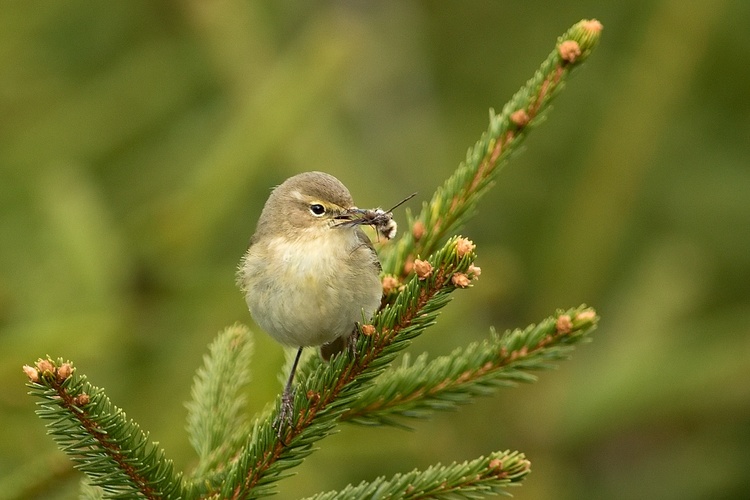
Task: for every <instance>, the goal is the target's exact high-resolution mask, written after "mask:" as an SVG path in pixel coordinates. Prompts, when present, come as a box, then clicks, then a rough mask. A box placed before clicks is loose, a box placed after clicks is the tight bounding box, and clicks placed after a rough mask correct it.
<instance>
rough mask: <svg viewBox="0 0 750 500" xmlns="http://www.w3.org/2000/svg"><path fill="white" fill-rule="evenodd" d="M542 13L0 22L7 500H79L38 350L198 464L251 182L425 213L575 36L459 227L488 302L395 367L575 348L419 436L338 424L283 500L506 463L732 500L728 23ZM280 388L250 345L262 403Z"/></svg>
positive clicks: (738, 110)
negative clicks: (507, 345) (593, 45)
mask: <svg viewBox="0 0 750 500" xmlns="http://www.w3.org/2000/svg"><path fill="white" fill-rule="evenodd" d="M551 5H552V4H551V3H548V4H545V5H542V4H541V3H540V2H499V1H467V2H408V1H407V2H404V1H395V0H394V1H383V2H357V1H349V2H324V1H313V2H291V1H279V2H251V1H244V2H239V1H230V0H221V1H219V0H217V1H210V2H207V1H203V0H192V1H185V2H174V1H154V0H150V1H145V0H142V1H131V2H94V1H83V0H74V1H68V2H54V3H53V2H49V3H42V4H39V3H36V2H20V1H9V2H4V3H3V7H4V8H3V15H2V16H0V68H2V70H0V112H1V113H2V120H0V377H1V378H2V384H1V385H0V412H2V426H0V442H1V443H2V445H0V485H2V487H1V488H0V490H1V491H0V497H2V496H3V495H6V496H9V497H11V498H13V497H14V495H18V494H19V492H22V493H21V495H22V496H23V497H26V498H73V497H75V496H76V493H75V492H76V490H77V482H78V476H77V474H76V473H70V472H69V462H68V460H67V459H66V458H65V457H64V456H63V454H62V453H61V452H59V451H57V449H56V447H55V445H54V443H53V442H52V440H51V439H50V438H49V437H47V436H46V435H45V430H44V427H43V424H42V422H41V421H40V420H39V419H38V418H37V417H35V416H34V413H33V412H34V407H35V406H34V401H33V400H32V399H31V398H30V397H28V396H26V395H25V392H26V389H25V387H24V382H25V377H24V375H23V373H22V372H21V365H22V364H24V363H31V362H33V361H35V360H36V359H37V358H38V357H40V356H44V355H46V354H49V355H52V356H55V357H57V356H62V357H65V358H69V359H71V360H73V361H74V362H75V364H76V366H77V367H78V369H79V370H80V372H81V373H85V374H87V375H88V377H89V378H90V380H91V381H92V382H93V383H94V384H95V385H98V386H102V387H104V388H105V389H106V390H107V393H108V395H109V396H110V397H111V398H112V399H113V401H114V402H115V403H116V404H118V405H119V406H121V407H123V408H124V409H125V410H126V411H127V413H128V415H129V416H130V417H132V418H134V419H135V420H136V421H137V422H139V423H140V424H141V425H142V426H143V428H144V429H146V430H148V431H151V433H152V437H153V439H155V440H158V441H160V443H161V444H162V446H163V447H164V448H165V449H166V451H167V453H168V454H169V455H170V456H171V457H172V458H174V460H175V461H176V464H177V466H178V468H179V469H185V468H188V467H190V464H191V463H192V461H193V460H194V454H193V453H192V451H191V449H190V447H189V444H188V442H187V438H186V435H185V431H184V421H185V415H186V410H185V407H184V404H183V403H184V402H185V401H187V400H188V399H189V392H190V385H191V382H192V376H193V373H194V371H195V369H196V367H197V366H198V365H199V364H200V363H201V360H202V356H203V355H204V353H205V352H206V346H207V344H208V343H209V342H210V341H211V340H212V338H213V337H214V335H215V334H216V333H217V332H218V331H219V330H220V329H222V328H223V327H225V326H227V325H230V324H232V323H234V322H236V321H240V322H245V323H248V324H251V325H252V323H251V320H250V317H249V314H248V313H247V310H246V307H245V304H244V301H243V299H242V297H241V295H240V293H239V291H238V290H237V289H236V287H235V284H234V272H235V267H236V264H237V262H238V260H239V258H240V256H241V254H242V253H243V251H244V249H245V246H246V244H247V241H248V237H249V236H250V234H251V233H252V231H253V229H254V224H255V220H256V218H257V216H258V214H259V212H260V209H261V207H262V203H263V202H264V200H265V198H266V196H267V194H268V192H269V189H270V187H271V186H273V185H275V184H278V183H279V182H281V181H283V180H284V179H285V178H286V177H289V176H291V175H293V174H295V173H298V172H301V171H306V170H313V169H320V170H325V171H327V172H330V173H332V174H334V175H336V176H337V177H339V178H340V179H341V180H342V181H343V182H344V183H345V184H346V185H347V186H348V187H349V189H350V190H351V192H352V194H353V196H354V198H355V200H356V202H357V204H358V205H360V206H377V205H382V206H389V205H390V204H392V203H395V202H396V201H398V200H399V199H401V198H402V197H404V196H405V195H407V194H409V193H411V192H413V191H419V195H418V197H417V199H415V200H412V201H411V202H409V203H408V205H409V206H410V207H411V208H412V209H417V207H418V206H419V203H420V201H421V200H425V199H428V198H429V196H430V195H431V193H432V191H433V190H434V189H435V187H437V186H438V185H439V184H441V183H442V181H443V180H444V179H445V178H446V177H447V176H448V175H450V173H451V172H452V171H453V170H454V168H455V167H456V166H457V165H458V163H459V162H460V161H461V160H462V159H463V157H464V154H465V151H466V149H467V148H468V147H469V146H471V145H472V144H473V143H474V142H475V141H476V139H478V137H479V135H480V133H481V132H482V131H483V130H484V129H485V127H486V124H487V109H488V108H489V107H494V108H496V109H498V110H499V109H500V108H501V107H502V105H503V104H504V102H505V101H506V100H507V99H508V98H509V97H510V96H511V95H512V94H513V92H515V91H516V90H517V89H518V88H519V87H520V86H521V85H522V84H523V82H525V81H526V79H528V78H529V77H531V75H532V73H533V71H534V70H535V69H536V68H537V67H538V65H539V63H541V61H542V60H543V59H544V58H545V57H546V56H547V54H548V53H549V52H550V51H551V50H552V49H553V47H554V43H555V40H556V38H557V36H558V35H560V34H561V33H563V32H564V31H565V30H566V29H567V28H568V27H569V26H570V25H572V24H573V23H575V22H577V21H578V20H580V19H582V18H597V19H599V20H600V21H602V23H603V24H604V33H603V38H602V43H601V45H600V46H599V48H598V49H597V50H596V51H595V52H594V54H593V56H592V58H591V59H590V61H589V62H588V63H587V64H586V65H585V66H584V68H583V69H581V70H579V71H578V72H577V73H575V75H574V77H573V79H572V80H571V82H570V84H569V85H568V86H567V88H566V90H565V91H564V92H563V93H562V94H561V95H560V98H559V99H558V100H557V101H556V104H555V109H554V110H553V111H552V112H551V113H550V114H549V116H548V118H549V119H548V120H547V122H546V123H545V124H544V125H543V126H541V127H539V128H537V129H536V130H535V131H534V132H533V133H532V134H531V136H530V137H529V140H528V141H526V143H525V152H524V153H523V154H521V155H519V156H518V157H517V158H516V159H515V160H513V161H512V162H511V163H510V164H509V166H508V168H507V169H506V170H505V171H504V172H502V174H501V175H500V177H499V182H498V185H497V186H496V188H495V189H494V190H493V191H491V193H490V195H489V196H488V197H486V198H485V199H484V200H483V201H482V203H481V204H480V207H479V215H478V216H477V217H476V218H474V219H473V220H472V221H471V222H470V224H469V225H468V226H467V227H466V228H464V230H463V234H465V235H467V236H469V237H470V238H472V239H474V241H475V242H477V244H478V251H479V259H478V262H477V264H479V265H480V266H481V267H482V270H483V274H482V278H481V280H480V281H479V282H478V283H477V285H476V286H475V287H474V288H473V289H471V290H469V291H466V292H461V293H459V294H456V297H455V301H454V302H453V303H452V304H451V305H450V306H449V307H448V308H446V310H445V312H444V314H443V315H442V316H441V320H440V321H439V323H438V325H437V326H436V327H434V328H432V329H431V330H429V331H428V333H427V334H426V335H424V336H423V337H421V338H420V339H418V341H417V342H416V343H415V344H414V346H413V347H412V349H411V351H412V352H414V353H418V352H421V351H424V350H427V351H429V352H430V353H431V354H443V353H447V352H449V351H450V350H451V349H452V348H453V347H455V346H460V345H465V344H467V343H469V342H471V341H474V340H479V339H481V338H483V337H484V336H486V335H487V331H488V329H489V327H490V326H495V327H496V328H497V329H498V330H504V329H506V328H514V327H522V326H525V325H527V324H529V323H532V322H535V321H538V320H540V319H542V318H544V317H546V316H548V315H549V314H551V313H552V312H554V310H555V309H556V308H567V307H571V306H576V305H578V304H580V303H582V302H585V303H587V304H590V305H592V306H594V307H596V308H597V310H598V311H599V313H600V314H601V316H602V321H601V324H600V328H599V330H598V331H597V332H596V333H595V341H594V342H593V343H592V344H589V345H585V346H581V347H580V348H579V349H577V351H576V352H575V355H574V358H573V360H572V361H569V362H564V363H562V365H561V368H560V369H559V370H557V371H553V372H546V373H542V374H541V378H540V381H539V382H538V383H537V384H535V385H532V386H524V387H521V388H519V389H514V390H504V391H501V392H500V393H498V395H497V396H495V397H492V398H487V399H482V400H479V401H477V402H476V403H475V404H473V405H470V406H468V407H465V408H463V409H462V410H461V411H460V413H459V414H439V415H436V416H435V418H433V419H432V420H430V421H425V422H416V423H414V426H415V429H416V431H415V432H405V431H402V430H397V429H380V430H378V429H362V428H357V427H352V426H346V427H344V428H343V429H342V431H341V432H340V433H339V434H337V435H335V436H333V437H331V438H329V439H327V440H325V441H323V442H322V443H321V448H322V449H321V450H320V451H319V452H318V453H316V454H314V455H312V456H311V457H310V458H309V459H308V460H307V461H306V462H305V463H304V464H303V465H302V466H301V467H299V468H298V472H299V474H298V475H297V476H295V477H293V478H291V479H289V480H286V481H284V482H283V483H281V488H282V489H281V495H280V498H296V497H299V496H302V495H306V494H312V493H314V492H316V491H320V490H328V489H336V488H341V487H343V486H344V485H345V484H347V483H349V482H354V483H356V482H359V481H360V480H363V479H372V478H374V477H376V476H378V475H381V474H385V475H391V474H393V473H395V472H398V471H407V470H411V469H412V468H414V467H426V466H428V465H430V464H433V463H436V462H438V461H440V462H443V463H447V462H451V461H454V460H465V459H471V458H475V457H477V456H480V455H482V454H486V453H489V452H490V451H493V450H500V449H507V448H510V449H518V450H521V451H523V452H525V453H526V454H527V456H528V457H529V458H530V460H531V461H532V469H533V473H532V474H531V476H529V478H528V479H527V480H526V481H525V483H524V485H523V486H522V487H521V488H518V489H513V490H511V492H512V493H513V494H514V495H515V496H516V497H517V498H520V499H546V498H562V499H581V498H585V499H588V498H591V499H594V498H623V499H630V498H661V499H664V498H667V499H669V498H688V499H699V498H747V497H749V496H750V474H748V472H747V468H748V464H750V383H748V379H750V336H748V333H750V326H748V325H750V307H749V306H750V284H749V283H748V277H750V169H749V168H748V166H749V163H750V154H749V153H750V133H749V131H750V94H748V90H749V89H750V69H748V68H750V66H748V63H749V62H750V30H748V28H747V27H748V24H749V22H750V3H749V2H746V1H745V0H712V1H710V2H709V1H696V2H681V1H677V0H663V1H645V0H640V1H632V2H614V1H609V2H606V1H605V2H602V1H593V0H591V1H573V2H558V3H557V5H558V6H556V7H551ZM397 219H398V220H399V221H400V222H402V223H403V222H404V217H403V212H399V213H397ZM282 363H283V351H282V349H281V348H280V347H279V346H278V345H276V344H275V343H273V341H271V340H270V339H268V338H267V337H266V336H265V335H264V334H262V333H259V334H258V335H256V355H255V357H254V363H253V366H252V372H253V382H252V386H251V389H250V395H249V398H250V406H251V409H252V410H254V411H255V410H259V409H262V408H263V407H264V405H265V404H267V403H268V402H269V401H271V400H272V398H273V397H274V396H275V395H276V394H277V393H278V392H279V391H280V385H279V383H278V381H277V374H278V371H279V369H280V367H281V364H282ZM32 476H37V477H38V479H39V480H40V481H42V484H40V485H38V487H37V488H35V489H24V488H25V486H24V484H26V483H25V481H27V480H28V479H29V478H30V477H32Z"/></svg>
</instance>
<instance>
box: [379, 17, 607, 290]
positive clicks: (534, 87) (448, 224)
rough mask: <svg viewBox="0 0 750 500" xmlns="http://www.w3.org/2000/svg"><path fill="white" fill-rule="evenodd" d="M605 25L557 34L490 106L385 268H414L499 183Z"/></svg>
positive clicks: (388, 251) (582, 25)
mask: <svg viewBox="0 0 750 500" xmlns="http://www.w3.org/2000/svg"><path fill="white" fill-rule="evenodd" d="M601 30H602V25H601V23H599V21H596V20H583V21H580V22H578V23H576V24H575V25H573V26H572V27H571V28H570V29H569V30H568V31H567V32H565V33H564V34H563V35H562V36H560V37H559V38H558V41H557V45H556V47H555V49H554V50H553V51H552V53H551V54H550V55H549V56H548V57H547V59H546V60H545V61H544V62H543V63H542V65H541V67H540V68H539V69H538V70H537V72H536V73H535V74H534V76H533V77H532V78H531V79H530V80H529V81H528V82H526V85H524V86H523V87H522V88H521V89H520V90H519V91H518V92H516V94H515V95H514V96H513V97H512V98H511V100H510V101H509V102H508V103H507V104H506V105H505V106H504V107H503V110H502V113H500V114H499V115H498V114H495V112H494V111H493V110H490V124H489V127H488V129H487V131H486V132H484V133H483V134H482V137H481V138H480V139H479V141H477V143H476V144H475V145H474V147H473V148H471V149H469V151H468V152H467V154H466V159H465V160H464V161H463V162H462V163H461V164H460V165H459V167H458V169H457V170H456V171H455V172H454V173H453V175H451V177H450V178H449V179H448V180H446V181H445V183H444V184H443V185H442V186H441V187H439V188H438V189H437V190H436V191H435V194H434V195H433V196H432V199H431V200H430V201H429V202H424V203H423V204H422V211H421V212H420V214H419V215H418V216H417V217H416V218H413V219H412V218H411V216H410V217H409V219H410V220H409V227H410V228H411V231H407V232H404V234H403V236H402V237H401V239H400V240H399V241H398V243H397V244H396V245H392V246H389V247H387V248H385V249H384V251H383V252H382V255H381V262H382V263H383V269H384V270H385V272H386V273H388V274H389V275H391V276H392V277H394V278H395V279H396V280H401V279H403V278H404V277H405V276H407V275H408V274H409V273H410V272H411V270H412V263H413V261H414V259H415V258H416V257H417V256H418V255H429V254H430V253H432V252H434V250H435V248H437V245H439V244H440V241H442V240H443V238H445V237H446V236H447V235H449V234H452V233H453V232H454V231H456V230H457V229H458V227H459V226H460V225H461V224H463V223H464V222H465V221H466V220H467V219H468V218H469V217H470V216H471V215H473V214H474V211H475V209H476V205H477V202H478V201H479V199H480V198H481V197H482V196H483V195H484V194H485V193H486V192H487V191H488V189H489V188H490V187H491V186H492V184H493V183H494V179H495V177H496V176H497V173H498V171H499V170H500V169H501V167H502V166H503V165H505V163H507V160H508V158H509V157H510V156H511V155H512V154H513V153H514V152H516V151H517V150H518V149H519V146H520V145H521V143H522V142H523V140H524V139H525V138H526V135H527V133H528V132H529V131H530V130H531V129H532V128H533V127H534V126H535V125H537V124H539V123H541V122H542V121H543V118H544V114H545V112H546V111H547V110H548V109H549V108H550V103H551V102H552V100H553V99H554V97H555V96H556V95H557V94H558V93H559V91H560V90H561V89H562V86H563V84H564V82H565V81H566V79H567V78H568V76H569V74H570V72H571V71H572V70H573V69H575V68H576V67H578V66H580V65H581V64H582V63H583V62H584V61H585V60H586V59H587V58H588V56H589V55H590V54H591V52H592V50H593V49H594V48H595V47H596V45H597V44H598V42H599V37H600V35H601Z"/></svg>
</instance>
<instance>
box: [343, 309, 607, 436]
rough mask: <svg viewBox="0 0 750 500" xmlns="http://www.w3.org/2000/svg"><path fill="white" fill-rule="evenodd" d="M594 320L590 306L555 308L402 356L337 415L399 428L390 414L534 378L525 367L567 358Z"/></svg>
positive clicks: (443, 405) (449, 404) (450, 403)
mask: <svg viewBox="0 0 750 500" xmlns="http://www.w3.org/2000/svg"><path fill="white" fill-rule="evenodd" d="M597 321H598V317H597V316H596V314H595V312H594V311H593V310H592V309H590V308H587V307H586V306H581V307H578V308H576V309H571V310H569V311H565V312H563V311H558V312H557V313H556V314H555V315H554V316H551V317H549V318H547V319H545V320H544V321H542V322H540V323H539V324H538V325H531V326H529V327H527V328H526V329H524V330H515V331H512V332H511V331H507V332H505V333H504V334H503V335H498V334H497V333H495V332H493V333H492V335H491V337H490V339H488V340H485V341H483V342H481V343H479V342H475V343H473V344H470V345H469V346H468V347H466V348H458V349H455V350H454V351H453V352H452V353H451V354H450V355H448V356H441V357H438V358H435V359H433V360H431V361H429V360H428V358H427V355H426V353H425V354H422V355H421V356H419V357H418V358H416V360H414V362H413V363H412V362H410V358H409V357H408V356H405V357H404V359H403V363H402V365H401V366H400V367H399V368H397V369H396V370H393V371H390V372H388V373H385V374H383V375H382V376H381V377H379V378H378V380H377V382H376V383H375V384H374V385H372V386H371V387H370V388H368V389H367V390H366V391H364V393H363V394H361V395H360V397H359V398H358V399H357V400H356V402H355V403H354V405H353V406H352V407H351V408H350V409H349V410H347V411H346V412H345V413H344V414H343V415H342V416H341V420H342V421H351V422H354V423H358V424H364V425H393V426H398V427H403V426H404V425H403V424H402V423H401V422H400V421H399V420H397V419H396V418H395V417H409V418H426V417H428V416H430V415H431V414H432V413H433V412H434V411H447V410H454V409H456V408H457V407H458V406H459V405H462V404H467V403H469V402H471V401H472V400H473V399H474V398H475V397H477V396H487V395H490V394H492V393H494V392H495V390H496V389H497V388H499V387H514V386H515V385H517V384H518V383H519V382H527V383H528V382H535V381H536V377H535V376H534V375H532V374H530V373H528V372H529V371H532V370H544V369H550V368H553V367H554V365H551V364H550V363H551V362H553V361H558V360H562V359H565V358H567V357H568V356H569V355H570V353H571V351H572V350H573V348H574V345H575V344H577V343H578V342H581V341H586V340H589V334H590V333H591V332H592V331H593V330H594V328H596V323H597Z"/></svg>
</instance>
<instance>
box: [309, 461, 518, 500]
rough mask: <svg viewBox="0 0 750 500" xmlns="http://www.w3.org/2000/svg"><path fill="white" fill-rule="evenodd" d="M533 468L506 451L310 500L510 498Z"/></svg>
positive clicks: (369, 483)
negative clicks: (511, 488)
mask: <svg viewBox="0 0 750 500" xmlns="http://www.w3.org/2000/svg"><path fill="white" fill-rule="evenodd" d="M530 467H531V464H530V463H529V461H528V460H526V458H525V457H524V456H523V454H521V453H518V452H511V451H504V452H496V453H493V454H491V455H490V456H489V457H482V458H478V459H476V460H472V461H470V462H463V463H460V464H457V463H453V464H451V465H447V466H443V465H434V466H432V467H429V468H427V469H426V470H423V471H420V470H414V471H412V472H409V473H407V474H396V475H395V476H393V477H392V478H390V479H386V478H384V477H380V478H378V479H375V480H374V481H372V482H362V483H360V484H359V485H357V486H347V487H346V488H344V489H343V490H341V491H330V492H326V493H320V494H318V495H315V496H312V497H309V498H308V499H307V500H345V499H353V498H402V499H408V500H418V499H442V498H444V499H455V498H482V497H485V496H487V495H489V494H493V493H494V494H507V492H506V491H505V490H504V488H506V487H507V486H511V485H513V484H516V483H519V482H520V481H521V480H523V478H524V477H526V475H527V474H528V473H529V472H530V471H531V468H530Z"/></svg>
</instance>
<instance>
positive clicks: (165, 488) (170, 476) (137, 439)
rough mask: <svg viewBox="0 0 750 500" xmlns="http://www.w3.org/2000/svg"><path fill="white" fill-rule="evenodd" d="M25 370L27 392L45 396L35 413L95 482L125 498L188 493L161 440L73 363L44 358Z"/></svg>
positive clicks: (177, 496) (62, 447)
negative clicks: (130, 417) (90, 382)
mask: <svg viewBox="0 0 750 500" xmlns="http://www.w3.org/2000/svg"><path fill="white" fill-rule="evenodd" d="M24 371H25V372H26V375H27V376H28V377H29V383H28V387H29V389H30V391H29V393H30V394H33V395H35V396H37V397H39V398H41V401H39V402H38V403H37V404H38V405H39V409H37V411H36V413H37V415H39V417H41V418H42V419H45V420H49V423H48V424H47V428H48V432H49V434H50V435H52V438H53V439H54V440H55V441H56V442H57V444H58V446H59V447H60V448H61V449H62V450H63V451H64V452H65V453H67V454H68V455H69V456H70V457H71V459H72V460H73V462H74V463H75V464H76V465H75V467H76V468H78V469H80V470H81V471H83V472H85V473H86V474H87V475H88V477H89V478H90V482H91V484H93V485H96V486H100V487H102V488H103V489H104V491H105V492H106V493H108V494H109V495H111V496H119V497H121V498H148V499H157V498H159V499H161V498H184V497H185V491H184V490H183V485H182V478H181V474H175V473H174V471H173V465H172V461H171V460H168V459H167V458H166V455H165V453H164V451H163V450H162V449H161V448H159V446H158V443H155V442H152V441H150V440H149V436H148V434H146V433H144V432H143V431H142V430H141V429H140V427H139V426H138V424H136V423H135V422H134V421H132V420H129V419H128V418H127V417H126V416H125V412H123V411H122V410H121V409H119V408H117V407H116V406H115V405H113V404H112V403H111V401H110V400H109V398H107V397H106V396H105V395H104V392H103V391H102V390H101V389H99V388H97V387H94V386H92V385H91V384H89V383H88V382H87V381H86V377H85V376H83V375H81V376H79V375H77V374H76V373H75V369H74V368H73V365H72V364H71V363H70V362H63V360H62V359H57V360H56V361H53V360H52V359H50V358H47V359H40V360H39V361H37V363H36V364H35V366H24Z"/></svg>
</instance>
